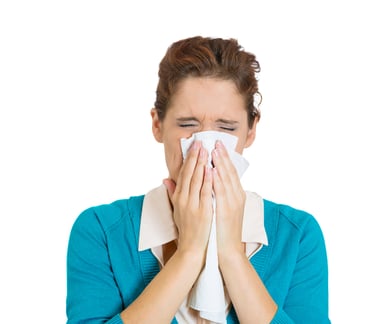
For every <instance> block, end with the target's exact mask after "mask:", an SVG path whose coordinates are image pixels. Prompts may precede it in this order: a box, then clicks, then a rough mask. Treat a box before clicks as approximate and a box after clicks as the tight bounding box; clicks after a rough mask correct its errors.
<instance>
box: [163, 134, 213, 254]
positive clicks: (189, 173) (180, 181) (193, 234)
mask: <svg viewBox="0 0 388 324" xmlns="http://www.w3.org/2000/svg"><path fill="white" fill-rule="evenodd" d="M207 159H208V152H207V151H206V149H205V148H203V147H202V145H201V142H200V141H195V142H194V143H193V144H192V146H191V147H190V149H189V152H188V154H187V156H186V158H185V160H184V161H183V165H182V167H181V169H180V172H179V175H178V178H177V181H176V183H175V182H174V181H173V180H172V179H165V180H164V181H163V183H164V185H165V186H166V188H167V192H168V196H169V198H170V201H171V203H172V207H173V215H174V221H175V224H176V226H177V228H178V233H179V234H178V235H179V237H178V251H181V252H194V253H203V256H205V251H206V247H207V242H208V240H209V233H210V228H211V222H212V216H213V207H212V174H211V170H210V169H209V167H207V166H206V165H207Z"/></svg>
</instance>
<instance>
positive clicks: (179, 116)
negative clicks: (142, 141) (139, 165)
mask: <svg viewBox="0 0 388 324" xmlns="http://www.w3.org/2000/svg"><path fill="white" fill-rule="evenodd" d="M259 71H260V66H259V63H258V62H257V61H256V59H255V56H254V55H253V54H250V53H248V52H245V51H244V50H243V49H242V47H241V46H240V45H239V44H238V43H237V41H236V40H234V39H229V40H225V39H220V38H214V39H213V38H203V37H193V38H188V39H184V40H181V41H178V42H176V43H174V44H172V45H171V46H170V47H169V48H168V50H167V52H166V55H165V56H164V58H163V59H162V61H161V63H160V67H159V83H158V88H157V97H156V102H155V108H153V109H152V110H151V116H152V131H153V134H154V137H155V139H156V140H157V141H158V142H160V143H163V144H164V153H165V157H166V163H167V167H168V170H169V176H170V178H171V179H173V180H176V178H177V175H178V173H179V170H180V168H181V166H182V163H183V157H182V152H181V148H180V139H182V138H188V137H190V136H191V135H192V134H193V133H197V132H201V131H206V130H216V131H220V132H227V133H230V134H232V135H234V136H236V137H237V138H238V141H237V145H236V148H235V150H236V151H237V152H238V153H240V154H242V152H243V150H244V149H245V148H246V147H249V146H250V145H251V144H252V143H253V141H254V139H255V136H256V124H257V122H258V120H259V118H260V114H259V110H258V107H257V106H256V107H255V96H260V93H259V91H258V85H257V79H256V74H257V73H258V72H259ZM260 98H261V97H260ZM257 105H258V104H257ZM209 153H210V152H209Z"/></svg>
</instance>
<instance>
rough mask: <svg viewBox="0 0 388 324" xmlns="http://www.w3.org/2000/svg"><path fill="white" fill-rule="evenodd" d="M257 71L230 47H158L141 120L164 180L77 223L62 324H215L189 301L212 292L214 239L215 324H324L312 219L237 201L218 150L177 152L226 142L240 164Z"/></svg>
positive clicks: (319, 246)
mask: <svg viewBox="0 0 388 324" xmlns="http://www.w3.org/2000/svg"><path fill="white" fill-rule="evenodd" d="M259 70H260V66H259V63H258V62H257V60H256V58H255V56H254V55H253V54H251V53H248V52H246V51H244V50H243V48H242V47H241V46H240V45H239V44H238V42H237V41H236V40H234V39H212V38H203V37H192V38H188V39H183V40H180V41H178V42H176V43H174V44H172V45H171V46H170V47H169V48H168V50H167V52H166V54H165V56H164V58H163V59H162V61H161V63H160V67H159V83H158V87H157V93H156V101H155V108H153V109H152V110H151V117H152V130H153V134H154V137H155V139H156V140H157V141H158V142H160V143H163V145H164V151H165V159H166V164H167V168H168V172H169V175H168V178H167V179H165V180H164V181H163V185H161V186H160V187H159V188H156V189H154V190H151V191H150V192H149V193H147V194H146V195H145V196H138V197H131V198H130V199H123V200H119V201H116V202H113V203H111V204H107V205H101V206H97V207H93V208H89V209H87V210H86V211H84V212H83V213H82V214H81V215H80V216H79V217H78V219H77V220H76V222H75V224H74V226H73V228H72V231H71V235H70V240H69V247H68V268H67V271H68V272H67V273H68V296H67V316H68V323H84V322H85V323H86V322H87V323H170V322H175V323H177V322H178V323H214V322H216V321H215V320H213V319H212V316H207V315H206V312H207V311H209V309H200V307H196V301H195V298H197V299H198V300H197V301H199V303H200V302H201V299H202V298H206V296H208V295H209V294H212V293H214V291H207V292H206V287H205V288H203V287H202V289H205V293H202V295H201V293H199V294H197V289H198V290H199V289H200V288H199V287H198V285H197V283H198V280H199V279H198V278H199V277H200V276H201V274H202V273H203V272H204V271H205V269H206V268H207V267H206V265H207V263H209V264H210V261H209V259H207V252H208V250H210V249H211V248H210V239H209V237H212V235H211V234H212V233H213V232H212V230H213V229H214V231H215V232H214V233H216V238H215V243H214V244H215V245H212V246H216V260H213V261H215V262H217V266H216V267H217V269H218V270H219V273H220V275H221V277H222V285H223V289H224V296H223V297H225V299H223V300H222V302H224V304H222V305H224V306H225V307H224V309H222V312H223V313H224V314H223V315H224V318H223V319H222V318H221V320H218V322H220V323H223V322H226V321H227V322H228V323H303V324H304V323H312V324H318V323H330V321H329V318H328V270H327V258H326V249H325V243H324V238H323V235H322V232H321V230H320V227H319V225H318V223H317V222H316V220H315V219H314V218H313V216H311V215H310V214H308V213H306V212H303V211H301V210H296V209H294V208H292V207H289V206H285V205H280V204H275V203H273V202H271V201H268V200H263V199H262V198H261V197H260V196H258V195H256V194H253V193H249V192H245V191H244V190H243V188H242V186H241V183H240V179H239V174H238V170H237V167H236V165H235V164H234V163H233V162H232V160H231V158H230V155H231V151H230V148H227V147H226V146H225V143H224V142H223V141H222V140H218V141H216V144H215V148H214V150H207V149H206V148H205V147H204V145H203V144H202V142H201V141H200V140H194V142H193V143H192V144H191V146H190V148H189V150H188V151H187V152H183V149H182V140H183V139H187V138H190V137H191V136H192V135H193V134H203V133H204V132H205V133H206V132H207V131H216V134H217V133H221V134H230V135H232V136H234V138H236V144H235V148H234V150H235V152H236V154H238V155H242V153H243V150H244V149H245V148H247V147H249V146H250V145H251V144H252V143H253V141H254V140H255V135H256V125H257V123H258V121H259V119H260V113H259V110H258V107H257V105H258V104H257V103H256V100H255V98H256V97H257V96H259V95H260V93H259V90H258V84H257V78H256V76H257V73H258V72H259ZM225 136H227V135H225ZM184 153H185V158H184V159H183V156H184ZM209 160H211V162H212V164H211V166H209V163H208V161H209ZM248 205H249V206H250V207H248ZM213 221H214V222H213ZM212 224H213V225H212ZM263 225H264V226H263ZM212 244H213V243H212ZM194 290H195V291H194ZM193 296H196V297H195V298H194V297H193ZM193 299H194V301H193ZM205 306H206V305H205ZM210 311H212V310H210Z"/></svg>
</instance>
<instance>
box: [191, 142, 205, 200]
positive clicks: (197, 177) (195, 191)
mask: <svg viewBox="0 0 388 324" xmlns="http://www.w3.org/2000/svg"><path fill="white" fill-rule="evenodd" d="M207 160H208V152H207V150H206V149H205V148H204V147H201V148H200V150H199V157H198V160H197V165H196V166H195V169H194V173H193V175H192V178H191V184H190V197H191V199H192V203H193V204H194V205H197V206H199V201H200V192H201V188H202V185H203V181H204V175H205V167H206V164H207Z"/></svg>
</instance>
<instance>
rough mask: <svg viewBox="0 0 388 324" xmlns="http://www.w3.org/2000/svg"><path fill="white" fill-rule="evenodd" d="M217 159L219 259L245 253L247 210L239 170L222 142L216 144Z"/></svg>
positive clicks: (214, 170) (215, 179)
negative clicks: (243, 226)
mask: <svg viewBox="0 0 388 324" xmlns="http://www.w3.org/2000/svg"><path fill="white" fill-rule="evenodd" d="M212 157H213V164H214V169H213V189H214V193H215V197H216V223H217V248H218V257H219V258H220V257H222V256H224V255H225V256H226V255H229V256H230V255H231V254H232V253H234V252H237V253H244V246H243V244H242V243H241V235H242V221H243V215H244V206H245V198H246V196H245V191H244V190H243V188H242V186H241V183H240V178H239V176H238V173H237V170H236V168H235V167H234V165H233V163H232V161H231V160H230V158H229V156H228V152H227V151H226V149H225V146H224V145H223V144H222V142H221V141H217V142H216V148H215V150H213V152H212Z"/></svg>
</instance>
